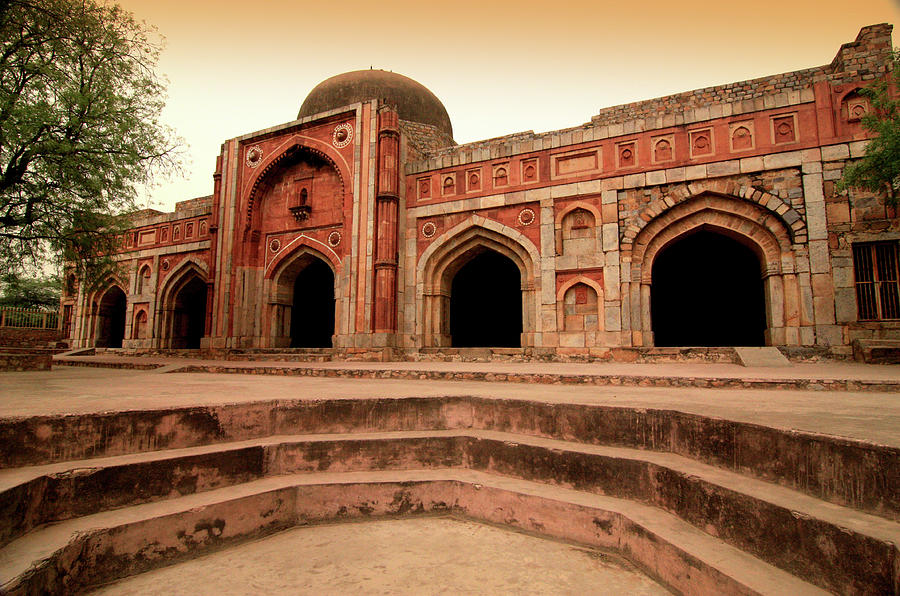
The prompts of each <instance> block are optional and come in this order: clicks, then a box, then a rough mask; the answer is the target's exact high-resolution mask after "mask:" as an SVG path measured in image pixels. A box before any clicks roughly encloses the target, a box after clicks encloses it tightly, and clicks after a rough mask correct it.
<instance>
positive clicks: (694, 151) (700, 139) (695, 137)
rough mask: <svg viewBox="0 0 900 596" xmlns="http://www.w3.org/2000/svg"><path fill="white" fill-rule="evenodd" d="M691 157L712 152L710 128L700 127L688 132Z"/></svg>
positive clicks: (711, 132)
mask: <svg viewBox="0 0 900 596" xmlns="http://www.w3.org/2000/svg"><path fill="white" fill-rule="evenodd" d="M688 137H689V139H688V140H689V142H690V147H691V157H703V156H705V155H712V154H713V147H714V145H713V131H712V129H711V128H700V129H697V130H692V131H690V132H688Z"/></svg>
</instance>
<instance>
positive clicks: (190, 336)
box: [172, 275, 206, 349]
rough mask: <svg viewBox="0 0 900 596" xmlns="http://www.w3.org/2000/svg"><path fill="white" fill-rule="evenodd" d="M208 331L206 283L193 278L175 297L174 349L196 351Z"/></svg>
mask: <svg viewBox="0 0 900 596" xmlns="http://www.w3.org/2000/svg"><path fill="white" fill-rule="evenodd" d="M205 330H206V282H205V281H203V280H202V279H201V278H200V277H198V276H196V275H195V276H193V277H192V278H191V280H190V281H189V282H187V283H186V284H184V286H182V288H181V289H180V290H178V293H177V294H176V295H175V305H174V309H173V312H172V347H173V348H188V349H196V348H199V347H200V340H201V339H202V338H203V334H204V332H205Z"/></svg>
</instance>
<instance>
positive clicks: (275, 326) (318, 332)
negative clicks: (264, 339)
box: [267, 244, 339, 348]
mask: <svg viewBox="0 0 900 596" xmlns="http://www.w3.org/2000/svg"><path fill="white" fill-rule="evenodd" d="M267 283H268V288H269V289H268V300H267V302H268V305H267V306H268V310H269V315H268V324H269V327H268V330H269V331H268V336H269V341H268V343H269V344H270V345H271V346H273V347H303V348H330V347H332V346H333V345H334V335H335V334H336V329H335V323H336V321H338V320H339V317H338V308H337V304H338V302H337V301H336V300H335V297H336V296H337V291H338V288H337V276H336V272H335V269H334V264H333V263H332V262H331V260H329V259H328V258H327V257H326V256H325V255H324V254H322V253H320V252H319V251H317V250H315V249H314V248H312V247H311V246H308V245H305V244H301V245H298V246H297V247H296V250H294V251H293V252H292V253H291V254H290V255H288V256H286V257H285V258H284V259H283V260H281V261H280V262H279V264H278V266H277V267H275V268H274V271H273V273H272V275H271V278H270V279H269V280H268V281H267Z"/></svg>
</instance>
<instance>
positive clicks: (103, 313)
mask: <svg viewBox="0 0 900 596" xmlns="http://www.w3.org/2000/svg"><path fill="white" fill-rule="evenodd" d="M126 306H127V300H126V298H125V292H124V291H122V288H120V287H119V286H112V287H111V288H109V289H108V290H107V291H106V293H105V294H103V298H101V299H100V304H99V306H98V309H97V316H98V320H97V344H96V345H97V347H100V348H121V347H122V340H123V339H125V310H126Z"/></svg>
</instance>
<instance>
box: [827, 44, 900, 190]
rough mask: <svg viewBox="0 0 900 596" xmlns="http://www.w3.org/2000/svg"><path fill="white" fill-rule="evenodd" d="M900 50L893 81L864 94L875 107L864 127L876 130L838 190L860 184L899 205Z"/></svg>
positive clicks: (850, 166) (850, 167) (896, 55)
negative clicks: (899, 94) (882, 194)
mask: <svg viewBox="0 0 900 596" xmlns="http://www.w3.org/2000/svg"><path fill="white" fill-rule="evenodd" d="M898 92H900V54H898V52H897V51H896V50H895V51H894V59H893V73H892V75H891V80H890V81H878V82H877V83H874V84H873V85H870V86H869V87H866V88H865V89H861V90H860V94H861V95H863V96H865V97H867V98H868V99H869V102H870V103H871V105H872V110H870V111H869V113H868V114H866V115H865V116H863V118H862V125H863V127H864V128H865V129H866V130H868V131H869V132H872V133H874V134H875V138H873V139H872V140H871V141H869V143H868V145H866V152H865V154H864V155H863V157H862V158H861V159H859V161H857V162H855V163H852V164H850V165H848V166H847V167H846V168H844V176H843V178H842V179H841V181H840V182H839V183H838V185H837V189H838V191H841V192H843V191H845V190H847V189H849V188H860V189H863V190H867V191H869V192H873V193H878V194H881V193H884V196H885V202H886V203H887V204H889V205H896V204H897V203H898V201H900V99H897V97H898Z"/></svg>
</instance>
